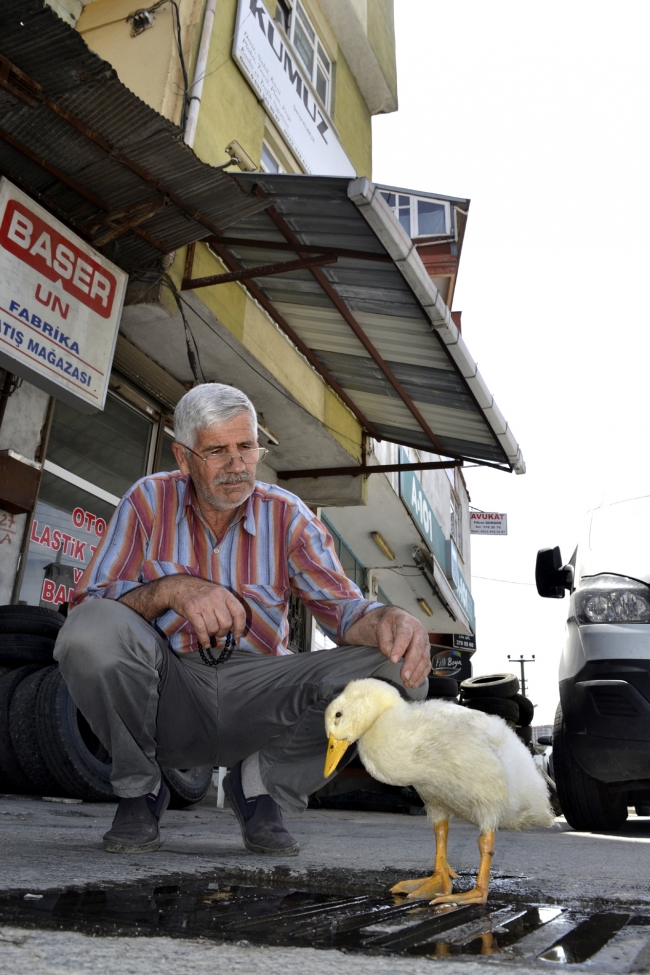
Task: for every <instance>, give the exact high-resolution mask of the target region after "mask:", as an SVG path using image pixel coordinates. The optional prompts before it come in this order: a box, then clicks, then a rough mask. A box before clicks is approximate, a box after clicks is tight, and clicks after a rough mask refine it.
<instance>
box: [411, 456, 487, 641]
mask: <svg viewBox="0 0 650 975" xmlns="http://www.w3.org/2000/svg"><path fill="white" fill-rule="evenodd" d="M399 462H400V464H409V463H411V460H410V458H409V456H408V454H407V453H406V451H405V450H404V448H403V447H400V449H399ZM399 493H400V497H401V499H402V501H403V502H404V504H405V505H406V507H407V508H408V510H409V513H410V515H411V517H412V518H413V521H414V522H415V524H416V526H417V528H418V530H419V532H420V534H421V535H422V537H423V538H424V540H425V542H426V543H427V545H428V546H429V550H430V551H431V552H433V554H434V555H435V557H436V559H437V560H438V563H439V564H440V566H441V567H442V569H443V571H444V573H445V575H446V576H447V578H448V579H449V582H450V583H451V585H452V587H453V588H454V589H455V591H456V596H457V598H458V602H459V603H460V605H461V606H462V607H463V610H464V611H465V613H466V615H467V618H468V620H469V621H470V623H471V625H472V629H473V630H475V629H476V620H475V614H474V599H473V598H472V594H471V592H470V591H469V586H468V585H467V583H466V582H465V579H464V577H463V574H462V572H461V571H460V567H459V565H458V553H457V550H456V545H455V544H454V542H453V541H452V540H451V539H446V538H445V534H444V532H443V530H442V528H441V527H440V524H439V523H438V519H437V518H436V516H435V515H434V513H433V508H432V507H431V504H430V502H429V499H428V498H427V496H426V494H425V493H424V490H423V488H422V484H421V483H420V478H419V477H418V476H417V473H416V472H415V471H400V475H399Z"/></svg>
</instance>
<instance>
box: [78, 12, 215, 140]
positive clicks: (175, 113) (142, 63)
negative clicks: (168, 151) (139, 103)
mask: <svg viewBox="0 0 650 975" xmlns="http://www.w3.org/2000/svg"><path fill="white" fill-rule="evenodd" d="M135 9H137V5H136V4H135V3H134V2H133V0H94V2H93V3H88V4H86V6H85V7H84V10H83V13H82V14H81V17H80V18H79V20H78V22H77V30H78V31H79V33H80V34H81V35H82V36H83V39H84V40H85V42H86V44H87V45H88V47H90V48H91V50H93V51H95V53H96V54H99V56H100V57H102V58H104V59H105V60H106V61H108V62H109V63H110V64H112V65H113V67H114V68H115V70H116V71H117V75H118V77H119V79H120V81H121V82H122V83H123V84H125V85H126V87H127V88H130V89H131V91H132V92H134V93H135V94H136V95H137V96H138V97H139V98H141V99H142V100H143V101H144V102H146V103H147V105H150V106H151V108H154V109H155V110H156V111H157V112H160V113H161V114H162V115H165V116H166V117H167V118H169V119H171V120H172V121H174V122H177V123H178V122H179V121H180V116H181V110H182V91H183V76H182V72H181V66H180V61H179V57H178V49H177V46H176V38H175V33H174V30H175V25H174V17H173V13H172V7H171V5H170V4H165V5H164V6H163V7H161V8H160V9H159V10H158V11H157V12H156V20H155V23H154V25H153V26H152V27H150V28H148V29H147V30H145V31H143V32H142V33H141V34H139V35H138V36H137V37H131V24H130V23H127V19H126V18H127V17H128V16H129V14H131V13H133V11H134V10H135ZM179 9H180V13H181V36H182V38H183V53H184V57H185V62H186V64H187V66H188V69H189V73H190V77H191V65H190V64H189V62H190V60H191V56H192V44H193V42H194V40H195V38H196V35H197V33H198V31H197V27H198V25H199V21H200V19H201V15H202V11H203V0H181V2H180V4H179Z"/></svg>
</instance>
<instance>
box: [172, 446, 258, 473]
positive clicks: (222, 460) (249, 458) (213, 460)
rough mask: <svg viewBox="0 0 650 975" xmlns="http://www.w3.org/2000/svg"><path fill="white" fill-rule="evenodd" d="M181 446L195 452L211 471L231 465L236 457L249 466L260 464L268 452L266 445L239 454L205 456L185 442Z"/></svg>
mask: <svg viewBox="0 0 650 975" xmlns="http://www.w3.org/2000/svg"><path fill="white" fill-rule="evenodd" d="M176 443H179V441H178V440H177V441H176ZM180 446H181V447H185V450H189V452H190V453H191V454H194V455H195V456H196V457H198V458H199V460H202V461H203V463H204V464H205V466H206V467H207V468H208V470H210V471H219V470H222V469H223V468H224V467H230V465H231V464H232V462H233V461H234V460H235V459H236V458H239V459H240V460H241V461H242V463H244V464H246V466H247V467H248V466H251V465H252V464H258V463H259V462H260V461H261V460H264V458H265V457H266V455H267V454H268V450H267V449H266V447H250V448H248V449H247V450H242V451H241V452H240V453H238V454H208V455H207V457H204V456H203V454H197V452H196V450H192V448H191V447H188V446H186V445H185V444H184V443H182V444H180Z"/></svg>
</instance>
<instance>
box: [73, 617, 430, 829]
mask: <svg viewBox="0 0 650 975" xmlns="http://www.w3.org/2000/svg"><path fill="white" fill-rule="evenodd" d="M54 656H55V658H56V659H57V660H58V662H59V667H60V670H61V673H62V675H63V677H64V679H65V682H66V684H67V686H68V688H69V690H70V694H71V695H72V698H73V700H74V702H75V704H76V705H77V707H78V708H79V710H80V711H81V712H82V714H83V715H84V717H85V718H86V720H87V721H88V723H89V725H90V727H91V728H92V730H93V731H94V733H95V734H96V735H97V737H98V738H99V740H100V741H101V742H102V744H103V745H104V747H105V748H106V749H107V750H108V752H109V753H110V755H111V756H112V759H113V772H112V776H111V782H112V785H113V788H114V790H115V793H116V795H118V796H141V795H145V794H146V793H148V792H150V791H151V790H152V789H155V788H156V787H157V785H158V782H159V780H160V768H161V767H162V768H195V767H197V766H200V765H224V766H227V767H228V768H231V767H232V766H233V765H235V764H236V763H237V762H238V761H240V760H241V759H244V758H247V757H248V756H249V755H252V754H253V753H254V752H259V759H260V773H261V777H262V781H263V783H264V785H265V786H266V788H267V790H268V792H269V794H270V795H271V796H272V797H273V798H274V799H275V800H276V802H278V803H279V804H280V805H281V806H282V807H283V808H284V809H287V810H292V811H300V812H301V811H302V810H303V809H305V807H306V805H307V797H308V796H309V795H310V793H312V792H315V791H316V790H317V789H319V788H320V787H321V786H322V785H323V784H324V783H325V781H326V779H325V776H324V775H323V765H324V761H325V751H326V745H327V738H326V735H325V724H324V713H325V709H326V708H327V705H328V704H329V702H330V701H331V700H332V699H333V698H334V697H336V695H337V694H339V693H340V692H341V691H342V690H343V688H344V687H345V686H346V684H347V683H348V682H349V681H351V680H355V679H357V678H360V677H378V678H381V679H383V680H388V681H390V682H391V683H392V684H394V685H395V686H396V687H397V688H398V689H399V690H400V692H401V693H402V694H403V695H404V696H405V697H406V698H410V699H412V700H422V699H423V698H424V697H426V691H427V682H426V681H425V682H424V684H422V685H421V686H420V687H418V688H416V689H410V688H405V687H404V685H403V684H402V681H401V677H400V669H401V664H392V663H391V662H390V660H388V659H387V658H386V657H384V656H383V654H381V653H380V651H379V650H377V649H376V648H374V647H335V648H333V649H331V650H320V651H318V653H301V654H295V655H291V656H285V657H270V656H265V655H262V654H255V653H249V652H248V651H244V650H235V651H234V652H233V654H232V656H231V657H230V659H229V660H228V661H227V662H225V663H222V664H220V665H219V666H218V667H207V666H206V665H205V664H204V663H203V662H202V660H201V658H200V656H199V654H198V653H188V654H177V653H175V652H174V651H173V650H171V649H170V647H169V646H168V644H167V642H166V640H165V639H164V638H163V637H162V636H160V634H159V633H157V631H156V630H154V628H153V627H152V626H150V625H149V624H148V623H147V622H146V621H145V620H144V619H143V618H142V617H141V616H139V615H138V614H137V613H136V612H134V611H133V610H132V609H129V607H128V606H126V605H124V603H119V602H116V601H114V600H112V599H90V600H88V601H86V602H84V603H82V604H81V605H80V606H78V607H77V608H76V609H74V610H73V611H72V612H71V613H70V616H69V617H68V619H67V620H66V622H65V624H64V626H63V627H62V628H61V630H60V632H59V637H58V639H57V642H56V647H55V650H54Z"/></svg>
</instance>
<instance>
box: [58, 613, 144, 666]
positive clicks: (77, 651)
mask: <svg viewBox="0 0 650 975" xmlns="http://www.w3.org/2000/svg"><path fill="white" fill-rule="evenodd" d="M134 616H135V617H136V619H133V617H134ZM140 623H141V624H142V626H144V627H146V626H147V624H146V623H145V621H144V620H141V619H140V618H139V617H137V614H134V613H133V610H131V609H129V608H128V607H127V606H125V605H124V604H123V603H119V602H116V601H115V600H114V599H89V600H86V602H83V603H81V605H79V606H77V607H76V608H75V609H73V610H72V611H71V613H70V615H69V616H68V618H67V620H66V621H65V623H64V624H63V626H62V627H61V630H60V631H59V636H58V638H57V641H56V646H55V648H54V658H55V660H58V662H59V664H60V665H61V668H62V670H63V671H64V672H65V671H66V670H69V669H70V668H73V669H77V667H78V666H82V667H83V668H84V670H86V671H87V670H88V669H91V668H92V670H93V671H94V672H95V673H97V672H104V671H106V670H110V669H112V668H113V667H114V666H115V665H116V663H118V661H120V660H121V659H123V657H124V655H125V652H126V654H127V655H128V653H129V652H130V651H132V650H133V649H134V645H135V643H136V640H135V639H134V633H133V630H134V624H135V626H136V628H137V627H138V624H140ZM151 636H152V637H153V638H154V640H155V637H154V632H153V630H152V633H151Z"/></svg>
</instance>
